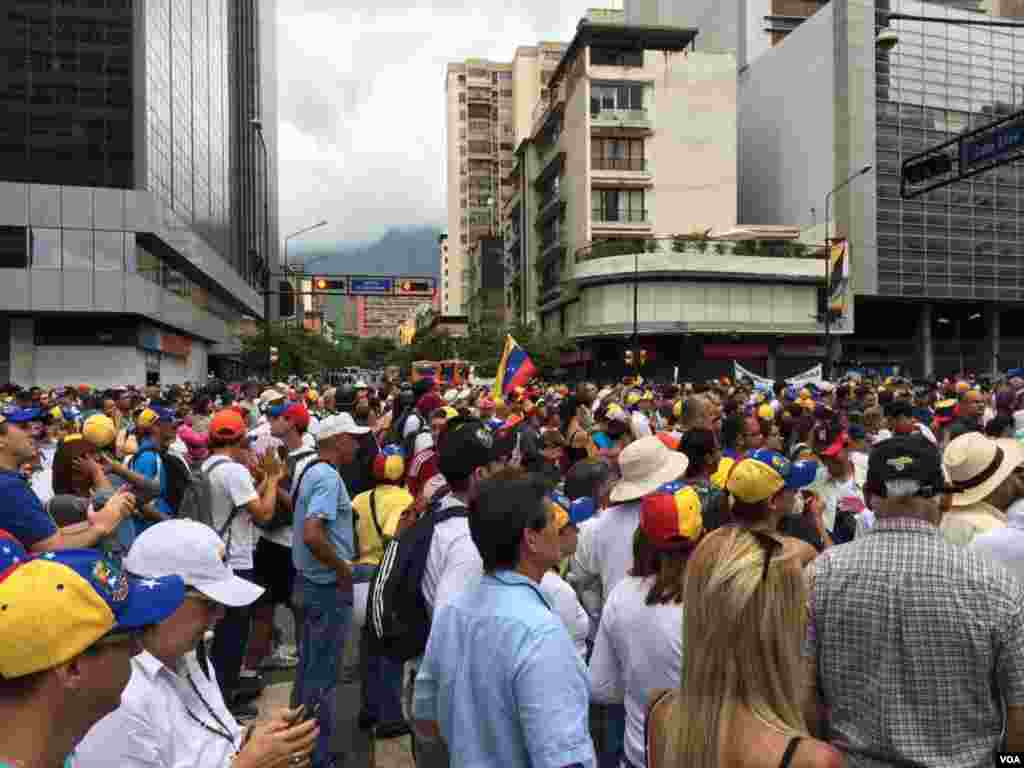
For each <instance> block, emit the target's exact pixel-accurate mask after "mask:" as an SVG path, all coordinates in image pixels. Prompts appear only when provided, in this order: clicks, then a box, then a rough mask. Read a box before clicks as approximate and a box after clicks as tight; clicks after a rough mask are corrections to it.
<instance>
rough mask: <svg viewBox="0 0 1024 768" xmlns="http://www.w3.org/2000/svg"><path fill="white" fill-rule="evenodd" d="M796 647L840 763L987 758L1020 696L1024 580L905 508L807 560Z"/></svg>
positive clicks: (963, 762) (1022, 700)
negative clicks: (811, 667) (804, 606)
mask: <svg viewBox="0 0 1024 768" xmlns="http://www.w3.org/2000/svg"><path fill="white" fill-rule="evenodd" d="M807 571H808V574H807V575H808V578H809V582H810V593H809V601H808V623H807V637H806V642H805V647H804V652H805V655H806V656H807V657H808V658H813V659H815V666H816V670H817V678H818V688H819V691H820V694H821V696H822V699H823V704H824V706H825V708H826V710H827V711H828V713H829V715H828V720H829V722H828V726H829V728H828V733H829V738H830V740H832V741H833V742H834V743H835V744H836V746H838V747H840V748H842V749H844V750H845V751H846V752H847V753H848V757H847V759H848V762H847V765H849V766H871V767H872V768H874V767H875V766H936V767H938V766H941V767H942V768H957V767H958V766H962V767H963V768H968V766H970V767H972V768H973V767H974V766H990V765H992V761H993V756H992V752H993V750H995V749H998V748H999V747H1000V745H1001V743H1002V734H1003V710H1002V705H1003V702H1005V703H1006V704H1008V705H1024V584H1022V583H1020V582H1018V581H1016V580H1014V579H1013V577H1011V576H1010V574H1009V573H1008V572H1007V571H1005V570H1003V569H1002V568H1001V567H1000V566H999V565H997V564H995V563H993V562H990V561H988V560H985V559H983V558H981V557H979V556H978V555H976V554H974V553H972V552H970V551H968V550H966V549H965V548H963V547H958V546H955V545H953V544H950V543H949V542H947V541H945V539H943V537H942V535H941V534H940V533H939V529H938V528H936V527H935V526H933V525H930V524H928V523H926V522H923V521H920V520H914V519H910V518H896V519H887V520H886V519H880V520H879V521H878V523H877V525H876V527H875V528H874V529H873V530H872V531H871V532H870V533H869V534H868V535H866V536H864V537H863V538H862V539H861V538H858V539H857V540H856V541H853V542H851V543H849V544H844V545H842V546H838V547H833V548H832V549H830V550H828V551H826V552H825V553H824V554H822V555H821V556H819V557H818V558H817V559H816V560H815V561H814V562H813V563H812V564H811V565H810V566H809V567H808V569H807Z"/></svg>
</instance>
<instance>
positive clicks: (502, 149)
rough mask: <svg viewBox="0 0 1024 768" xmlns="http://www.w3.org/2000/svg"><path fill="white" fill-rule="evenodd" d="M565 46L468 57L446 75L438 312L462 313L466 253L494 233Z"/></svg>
mask: <svg viewBox="0 0 1024 768" xmlns="http://www.w3.org/2000/svg"><path fill="white" fill-rule="evenodd" d="M565 47H566V46H565V45H564V44H563V43H551V42H541V43H538V44H537V45H536V46H521V47H519V48H517V49H516V51H515V55H514V57H513V59H512V61H511V62H493V61H488V60H486V59H466V60H465V61H461V62H453V63H450V64H449V65H448V68H447V72H446V75H445V103H446V125H447V132H446V135H447V144H448V157H447V180H448V239H447V248H446V249H442V253H441V313H442V315H444V316H447V315H465V314H466V312H467V308H466V303H467V300H468V298H469V295H468V292H469V289H470V280H469V272H468V270H467V267H468V260H469V258H470V254H472V253H473V252H474V250H475V249H476V244H477V242H478V241H479V240H480V238H482V237H494V236H497V235H498V233H499V232H500V229H501V226H500V224H501V222H500V217H501V213H502V210H503V208H504V206H505V204H506V203H507V201H508V200H509V198H510V196H511V192H512V190H511V189H509V187H508V185H507V183H506V182H505V179H506V177H507V176H508V174H509V172H510V171H511V170H512V166H513V165H514V162H515V161H514V151H515V148H516V145H517V144H518V143H519V142H520V141H521V140H522V139H524V138H526V137H527V136H528V135H529V133H530V130H531V126H532V122H533V118H534V115H535V111H536V110H537V108H538V107H537V105H538V103H541V102H543V101H544V100H546V99H547V95H548V94H547V88H546V83H547V80H548V78H549V77H550V76H551V74H552V73H554V71H555V68H556V67H557V66H558V62H559V60H560V59H561V56H562V52H563V50H564V49H565Z"/></svg>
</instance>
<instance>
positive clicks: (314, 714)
mask: <svg viewBox="0 0 1024 768" xmlns="http://www.w3.org/2000/svg"><path fill="white" fill-rule="evenodd" d="M323 703H324V701H323V699H320V701H318V702H317V703H316V704H314V705H313V709H312V710H311V711H310V713H309V717H307V718H306V719H307V720H319V719H320V708H321V707H322V706H323Z"/></svg>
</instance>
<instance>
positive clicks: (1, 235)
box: [0, 227, 28, 269]
mask: <svg viewBox="0 0 1024 768" xmlns="http://www.w3.org/2000/svg"><path fill="white" fill-rule="evenodd" d="M26 267H28V244H27V243H26V241H25V228H24V227H0V269H25V268H26Z"/></svg>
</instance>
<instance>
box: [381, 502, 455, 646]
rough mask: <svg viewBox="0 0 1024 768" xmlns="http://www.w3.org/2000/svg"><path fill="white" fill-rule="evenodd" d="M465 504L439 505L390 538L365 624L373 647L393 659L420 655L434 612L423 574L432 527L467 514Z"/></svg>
mask: <svg viewBox="0 0 1024 768" xmlns="http://www.w3.org/2000/svg"><path fill="white" fill-rule="evenodd" d="M468 514H469V510H467V509H466V507H464V506H462V505H461V504H453V505H451V506H449V507H446V508H442V507H440V506H435V507H434V508H432V509H431V510H430V511H428V512H427V514H425V515H423V517H421V518H420V519H419V520H417V521H416V522H415V523H413V525H412V527H411V528H408V529H407V530H405V531H404V532H403V533H402V535H401V536H398V537H396V538H394V539H392V540H391V541H390V542H388V545H387V546H386V547H385V548H384V555H383V557H381V561H380V566H379V567H378V568H377V572H376V574H374V577H373V581H372V582H371V583H370V590H369V594H368V596H367V605H366V624H367V626H368V627H369V630H370V642H369V650H370V652H371V653H378V654H381V655H383V656H387V657H388V658H389V659H393V660H394V661H408V660H409V659H415V658H416V657H417V656H422V655H423V651H424V650H426V647H427V637H429V635H430V611H429V609H428V607H427V601H426V599H425V598H424V597H423V572H424V571H425V570H426V567H427V556H428V555H429V554H430V542H431V541H432V539H433V537H434V528H435V527H436V526H437V525H438V524H439V523H443V522H444V521H445V520H450V519H451V518H453V517H465V516H467V515H468Z"/></svg>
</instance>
